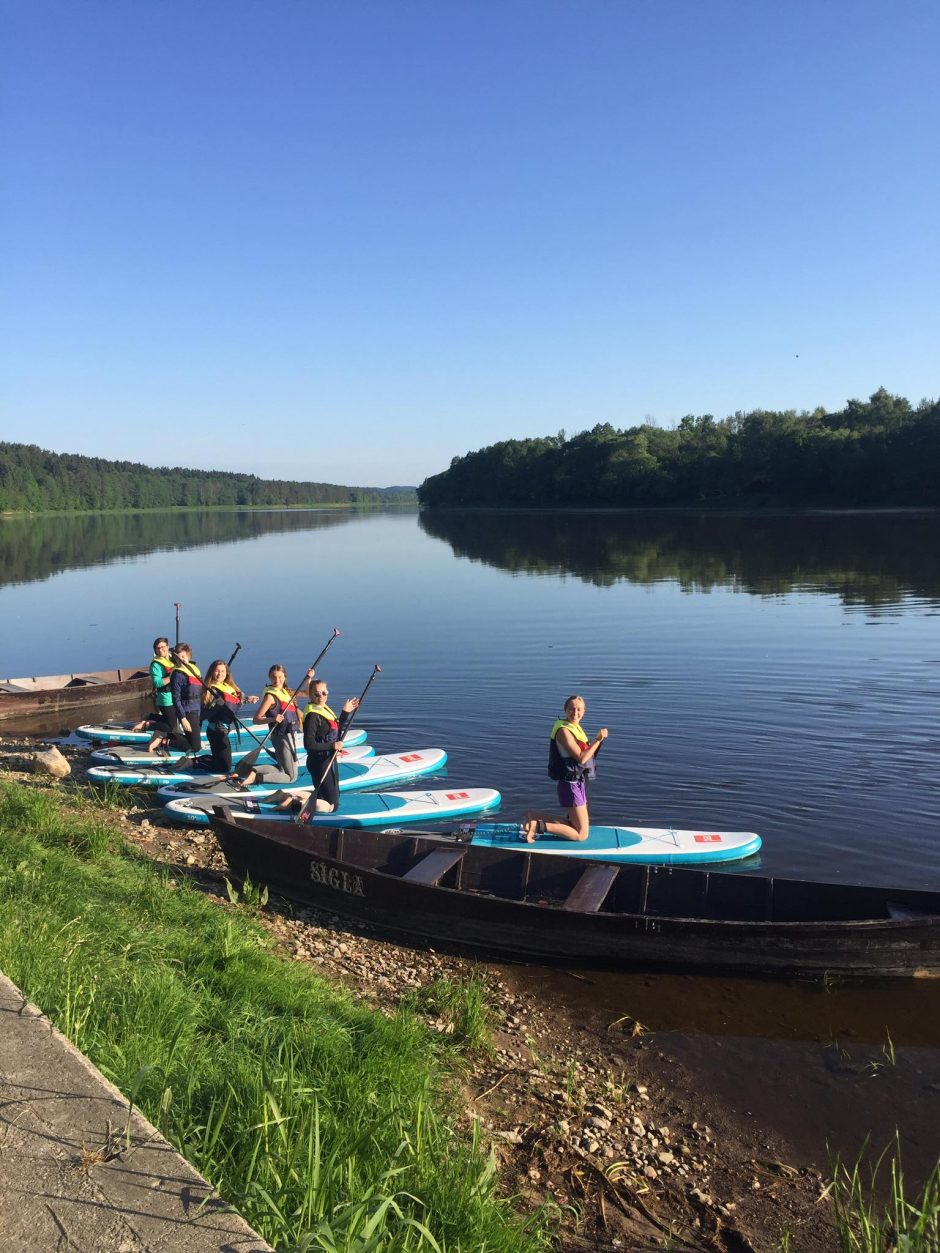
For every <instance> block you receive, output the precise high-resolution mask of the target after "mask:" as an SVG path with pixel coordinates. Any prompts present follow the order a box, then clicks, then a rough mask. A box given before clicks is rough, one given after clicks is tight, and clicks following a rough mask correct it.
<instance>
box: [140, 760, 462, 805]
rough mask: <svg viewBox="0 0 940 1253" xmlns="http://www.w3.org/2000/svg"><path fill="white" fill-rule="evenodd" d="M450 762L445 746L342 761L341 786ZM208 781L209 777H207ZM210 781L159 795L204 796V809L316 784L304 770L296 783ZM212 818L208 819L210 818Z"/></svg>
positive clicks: (433, 769)
mask: <svg viewBox="0 0 940 1253" xmlns="http://www.w3.org/2000/svg"><path fill="white" fill-rule="evenodd" d="M446 762H447V754H446V753H445V752H444V750H443V748H420V749H414V750H412V751H411V752H410V753H385V754H383V755H382V756H381V757H370V758H368V759H364V760H361V761H342V762H340V767H339V790H340V791H341V792H356V791H361V790H362V789H364V788H372V787H382V786H383V785H384V786H386V787H387V786H388V785H389V784H392V785H393V786H394V785H395V784H396V783H403V782H404V781H405V780H406V779H418V778H421V777H422V776H424V775H428V774H436V773H437V771H439V770H441V769H442V768H443V766H444V765H445V763H446ZM207 781H208V780H207ZM208 782H209V787H208V788H206V787H202V786H200V783H199V781H198V780H195V781H194V784H193V786H187V785H186V784H167V785H166V786H164V787H161V788H160V790H159V791H158V792H157V795H158V796H159V798H160V799H161V800H162V801H174V800H200V801H205V802H206V804H205V805H204V806H203V809H204V812H206V813H208V811H209V810H210V809H211V808H212V806H213V805H217V804H218V803H219V802H220V801H223V800H224V801H225V802H226V803H228V802H229V801H235V802H238V801H243V800H246V799H251V800H262V799H263V798H264V797H266V796H270V795H271V793H272V792H285V793H288V794H289V795H291V796H293V795H295V794H300V795H305V794H306V793H308V792H309V791H310V789H311V786H312V781H311V779H310V775H309V774H308V773H307V771H306V770H301V772H300V774H299V775H298V776H297V781H296V783H290V784H277V783H271V784H262V785H257V784H256V785H254V786H252V787H250V788H247V789H245V788H240V789H235V788H232V787H231V786H230V785H229V784H227V783H226V781H225V780H223V779H219V780H218V783H217V784H213V783H212V782H211V781H208ZM207 821H208V819H207Z"/></svg>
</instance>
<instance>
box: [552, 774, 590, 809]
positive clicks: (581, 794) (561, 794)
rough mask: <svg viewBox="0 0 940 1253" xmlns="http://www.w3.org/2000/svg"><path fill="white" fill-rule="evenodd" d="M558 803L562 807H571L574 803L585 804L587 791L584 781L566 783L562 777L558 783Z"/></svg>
mask: <svg viewBox="0 0 940 1253" xmlns="http://www.w3.org/2000/svg"><path fill="white" fill-rule="evenodd" d="M558 804H559V805H561V806H562V807H563V808H564V809H572V808H573V807H574V806H575V805H586V804H587V793H586V792H585V790H584V782H583V781H582V782H580V783H568V782H566V781H565V780H564V779H562V780H561V781H560V782H559V784H558Z"/></svg>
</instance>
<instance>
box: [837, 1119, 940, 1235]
mask: <svg viewBox="0 0 940 1253" xmlns="http://www.w3.org/2000/svg"><path fill="white" fill-rule="evenodd" d="M889 1149H890V1150H891V1152H890V1156H889ZM864 1157H865V1151H864V1150H863V1151H862V1153H860V1154H859V1156H858V1157H857V1158H856V1160H855V1162H854V1163H853V1164H852V1165H851V1166H847V1165H846V1164H845V1163H844V1162H837V1163H836V1167H835V1170H834V1172H833V1179H832V1183H831V1184H830V1191H831V1195H832V1202H833V1208H834V1211H835V1220H836V1232H837V1234H838V1239H839V1248H840V1249H841V1251H842V1253H940V1161H938V1162H937V1164H936V1165H935V1166H934V1168H933V1170H932V1171H931V1173H930V1175H929V1176H928V1178H927V1182H926V1183H925V1184H924V1186H923V1189H922V1190H921V1192H920V1193H919V1194H918V1195H917V1196H916V1197H915V1198H914V1199H913V1200H909V1199H908V1197H907V1195H906V1191H905V1185H904V1175H903V1172H902V1169H901V1143H900V1136H896V1138H895V1143H894V1145H893V1146H891V1145H889V1146H888V1148H886V1149H885V1150H884V1151H883V1152H882V1154H881V1156H880V1157H879V1158H878V1160H877V1161H876V1162H875V1163H874V1165H873V1166H871V1167H870V1169H869V1170H868V1171H867V1180H866V1178H865V1177H864V1175H865V1174H866V1172H865V1171H863V1167H862V1162H863V1159H864ZM886 1157H888V1164H887V1168H888V1174H889V1178H888V1192H887V1199H883V1198H882V1199H881V1200H879V1199H878V1197H879V1196H880V1195H881V1194H882V1189H881V1188H880V1186H879V1175H880V1174H881V1172H882V1170H883V1169H884V1166H885V1158H886Z"/></svg>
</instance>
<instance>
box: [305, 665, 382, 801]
mask: <svg viewBox="0 0 940 1253" xmlns="http://www.w3.org/2000/svg"><path fill="white" fill-rule="evenodd" d="M381 673H382V667H381V666H379V665H376V666H375V667H374V669H373V671H372V673H371V674H370V675H369V682H368V683H367V684H366V685H365V687H364V688H363V689H362V692H361V694H360V696H359V704H358V705H357V706H356V708H355V709H354V710H353V711H352V713H351V714H350V715H349V719H348V721H347V723H346V725H345V727H344V728H343V734H344V735H345V734H346V732H347V731H348V730H349V728H350V727H351V726H352V724H353V719H354V718H355V716H356V714H357V713H358V712H359V710H360V709H361V708H362V702H363V701H364V700H365V698H366V693H367V692H368V690H369V688H370V687H371V686H372V684H373V683H374V682H375V676H376V675H377V674H381ZM339 751H340V750H339V749H338V748H334V749H333V752H332V753H331V754H330V759H329V761H328V762H327V763H326V766H325V767H324V769H323V773H322V774H321V775H320V778H319V779H318V780H317V782H316V783H314V785H313V791H312V792H311V793H310V795H309V796H308V797H307V799H306V800H305V801H304V803H303V805H302V806H301V809H300V813H299V814H298V815H297V821H298V822H307V821H309V818H310V815H311V814H312V813H313V812H314V811H315V810H316V806H317V792H318V791H319V790H320V788H321V787H322V786H323V780H324V779H325V778H326V776H327V775H328V774H329V772H330V771H331V770H332V769H333V763H334V762H335V761H336V758H337V757H338V756H339Z"/></svg>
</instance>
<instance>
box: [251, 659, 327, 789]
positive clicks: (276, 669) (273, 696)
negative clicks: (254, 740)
mask: <svg viewBox="0 0 940 1253" xmlns="http://www.w3.org/2000/svg"><path fill="white" fill-rule="evenodd" d="M315 673H316V672H315V671H314V669H313V667H311V668H310V669H309V670H308V671H307V682H308V683H309V682H310V680H311V679H312V678H313V676H314V674H315ZM254 721H255V722H266V723H267V724H268V725H269V727H270V728H271V741H270V743H271V752H272V753H273V754H274V760H275V761H276V762H277V767H276V769H269V768H268V767H266V766H265V767H259V768H257V769H255V771H254V772H253V774H252V777H251V778H250V779H246V780H245V782H246V783H249V782H250V783H257V782H260V781H263V782H264V783H293V782H294V780H295V779H296V778H297V745H296V740H295V736H297V735H298V734H299V733H300V710H299V709H298V707H297V703H296V701H295V700H293V699H292V695H291V690H290V688H289V687H288V686H287V671H286V670H285V669H284V667H283V666H279V665H274V666H272V667H271V669H270V670H269V671H268V686H267V687H266V688H265V689H264V691H263V692H262V693H261V704H260V705H259V706H258V709H257V712H256V713H255V716H254Z"/></svg>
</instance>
